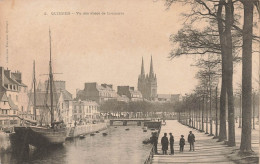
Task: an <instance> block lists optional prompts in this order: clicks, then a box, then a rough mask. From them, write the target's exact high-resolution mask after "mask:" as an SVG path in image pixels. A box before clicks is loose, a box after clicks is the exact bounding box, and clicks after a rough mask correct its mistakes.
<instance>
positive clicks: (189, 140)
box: [188, 131, 195, 151]
mask: <svg viewBox="0 0 260 164" xmlns="http://www.w3.org/2000/svg"><path fill="white" fill-rule="evenodd" d="M188 142H189V143H190V151H194V142H195V135H194V134H193V133H192V131H190V134H189V135H188Z"/></svg>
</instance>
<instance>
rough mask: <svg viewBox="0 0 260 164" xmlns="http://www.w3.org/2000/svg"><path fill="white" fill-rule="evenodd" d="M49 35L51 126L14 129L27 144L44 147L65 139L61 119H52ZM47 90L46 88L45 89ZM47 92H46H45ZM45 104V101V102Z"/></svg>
mask: <svg viewBox="0 0 260 164" xmlns="http://www.w3.org/2000/svg"><path fill="white" fill-rule="evenodd" d="M49 36H50V61H49V74H48V75H49V80H48V82H49V84H48V85H49V86H50V117H51V126H45V127H43V126H22V127H15V128H14V131H15V133H16V135H18V136H20V137H21V138H22V137H23V138H24V139H25V140H26V141H27V143H28V144H31V145H33V146H36V147H44V146H48V145H53V144H62V143H64V142H65V139H66V127H65V125H64V123H63V121H59V122H56V121H55V120H54V107H53V84H54V83H53V73H52V62H51V32H50V31H49ZM33 85H34V103H33V104H34V106H33V112H34V120H35V121H36V89H35V88H36V80H35V66H34V80H33ZM47 91H48V89H47ZM47 94H48V92H47ZM46 102H47V101H46ZM46 106H47V103H46Z"/></svg>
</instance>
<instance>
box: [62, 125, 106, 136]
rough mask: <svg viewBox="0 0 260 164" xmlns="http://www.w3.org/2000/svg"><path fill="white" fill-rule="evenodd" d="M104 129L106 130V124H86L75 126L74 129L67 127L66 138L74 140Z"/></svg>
mask: <svg viewBox="0 0 260 164" xmlns="http://www.w3.org/2000/svg"><path fill="white" fill-rule="evenodd" d="M105 129H107V123H97V124H86V125H77V126H75V127H67V138H74V137H78V136H80V135H84V134H89V133H93V132H96V131H101V130H105Z"/></svg>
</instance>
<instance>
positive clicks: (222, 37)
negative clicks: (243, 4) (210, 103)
mask: <svg viewBox="0 0 260 164" xmlns="http://www.w3.org/2000/svg"><path fill="white" fill-rule="evenodd" d="M224 3H225V0H221V1H220V2H219V5H218V11H217V17H218V32H219V40H220V45H221V60H222V63H221V64H222V65H221V67H222V80H221V92H220V117H219V118H220V119H219V120H220V126H219V141H224V140H226V139H227V129H226V93H227V90H226V71H225V70H226V66H225V61H226V53H225V49H224V41H225V35H224V33H223V31H224V27H223V22H222V21H221V19H222V8H223V4H224Z"/></svg>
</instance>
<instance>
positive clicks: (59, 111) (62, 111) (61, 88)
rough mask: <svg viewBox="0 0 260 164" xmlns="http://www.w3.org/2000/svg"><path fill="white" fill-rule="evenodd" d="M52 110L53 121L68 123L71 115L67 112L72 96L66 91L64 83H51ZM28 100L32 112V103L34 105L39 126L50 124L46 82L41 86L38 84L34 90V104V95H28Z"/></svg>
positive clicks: (48, 95) (48, 93)
mask: <svg viewBox="0 0 260 164" xmlns="http://www.w3.org/2000/svg"><path fill="white" fill-rule="evenodd" d="M53 84H54V85H53V108H54V118H55V120H60V119H62V120H63V121H65V122H66V121H67V122H69V119H68V117H69V116H71V115H72V112H71V111H69V101H72V94H71V93H70V92H69V91H67V90H66V82H65V81H54V82H53ZM28 95H29V99H30V101H29V102H30V108H31V110H33V106H34V103H35V105H36V117H37V118H36V120H37V121H38V122H39V123H40V124H47V123H49V122H50V110H49V108H50V106H51V102H50V90H49V88H48V85H47V81H45V82H44V84H42V83H41V82H39V84H38V86H37V89H36V102H34V93H33V92H31V93H29V94H28Z"/></svg>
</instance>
